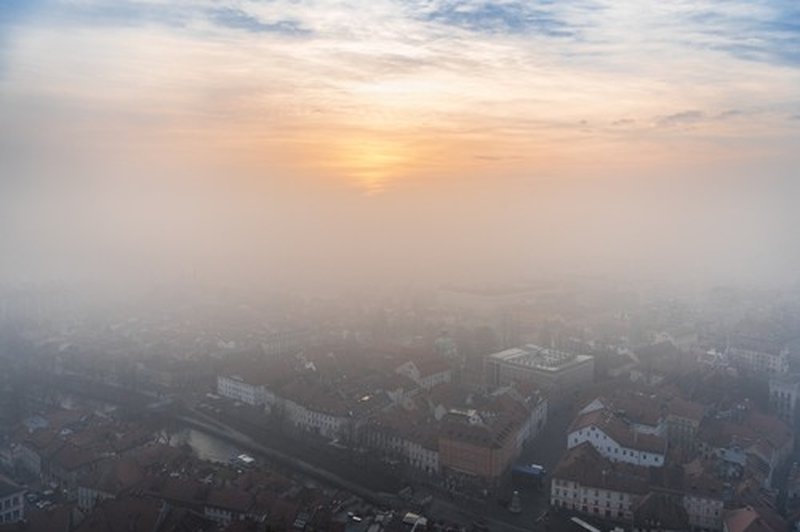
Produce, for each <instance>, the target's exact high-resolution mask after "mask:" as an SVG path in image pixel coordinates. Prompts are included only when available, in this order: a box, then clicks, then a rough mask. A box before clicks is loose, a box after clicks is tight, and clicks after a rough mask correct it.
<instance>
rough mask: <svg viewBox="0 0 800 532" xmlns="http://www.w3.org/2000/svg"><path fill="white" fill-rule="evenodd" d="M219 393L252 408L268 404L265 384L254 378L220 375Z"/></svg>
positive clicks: (218, 378)
mask: <svg viewBox="0 0 800 532" xmlns="http://www.w3.org/2000/svg"><path fill="white" fill-rule="evenodd" d="M217 393H218V394H219V395H221V396H222V397H227V398H228V399H233V400H234V401H239V402H240V403H244V404H247V405H251V406H264V405H265V404H266V403H267V389H266V387H265V386H264V383H263V382H261V380H260V379H256V378H253V377H247V376H244V377H242V376H239V375H220V376H218V377H217Z"/></svg>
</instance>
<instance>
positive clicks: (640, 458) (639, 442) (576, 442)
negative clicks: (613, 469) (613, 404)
mask: <svg viewBox="0 0 800 532" xmlns="http://www.w3.org/2000/svg"><path fill="white" fill-rule="evenodd" d="M583 443H589V444H591V445H592V447H594V448H595V449H596V450H597V452H599V453H600V454H601V455H602V456H604V457H605V458H607V459H609V460H611V461H613V462H625V463H628V464H633V465H637V466H650V467H662V466H663V465H664V463H665V460H666V452H667V442H666V440H665V439H664V438H662V437H661V436H658V435H655V434H647V433H642V432H637V431H635V430H633V429H632V428H631V427H630V426H629V425H627V424H626V423H625V422H624V421H623V420H622V419H621V418H620V417H619V416H617V415H616V414H614V413H613V412H610V411H608V410H606V409H598V410H592V411H590V412H588V413H585V414H581V415H579V416H578V417H577V418H576V419H575V421H573V423H572V425H571V426H570V428H569V431H568V434H567V448H568V449H572V448H574V447H578V446H580V445H581V444H583Z"/></svg>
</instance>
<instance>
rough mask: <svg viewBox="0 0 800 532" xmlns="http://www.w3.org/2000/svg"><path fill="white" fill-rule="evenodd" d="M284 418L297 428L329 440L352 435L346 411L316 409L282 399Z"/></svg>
mask: <svg viewBox="0 0 800 532" xmlns="http://www.w3.org/2000/svg"><path fill="white" fill-rule="evenodd" d="M282 405H283V415H284V419H285V421H286V422H287V423H289V425H291V426H293V427H294V428H295V429H297V430H300V431H303V432H310V433H312V434H316V435H318V436H322V437H323V438H327V439H329V440H334V439H342V438H347V437H349V436H350V430H349V429H350V418H349V417H348V416H347V415H345V414H344V413H338V414H337V413H334V412H331V411H323V410H316V409H313V408H311V407H306V406H304V405H302V404H299V403H296V402H294V401H292V400H289V399H284V400H283V401H282Z"/></svg>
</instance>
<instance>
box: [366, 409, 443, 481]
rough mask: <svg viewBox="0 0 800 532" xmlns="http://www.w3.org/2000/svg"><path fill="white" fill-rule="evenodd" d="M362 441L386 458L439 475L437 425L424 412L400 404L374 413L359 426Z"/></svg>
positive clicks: (428, 473) (426, 472)
mask: <svg viewBox="0 0 800 532" xmlns="http://www.w3.org/2000/svg"><path fill="white" fill-rule="evenodd" d="M360 436H361V441H362V443H363V445H364V446H365V447H367V448H369V449H372V450H374V451H377V452H378V453H380V455H381V456H382V457H383V458H384V459H385V460H387V461H397V462H400V463H403V464H405V465H407V466H410V467H411V468H413V469H414V470H417V471H419V472H422V473H425V474H427V475H438V474H439V471H440V464H439V427H438V425H437V423H436V422H435V420H434V419H432V418H429V417H428V416H427V414H426V413H425V412H407V411H405V410H404V409H403V408H402V407H395V408H393V409H392V410H389V411H386V412H382V413H380V414H377V415H375V416H373V417H372V418H371V419H370V420H369V421H368V422H367V423H366V424H365V425H364V426H363V427H362V428H361V430H360Z"/></svg>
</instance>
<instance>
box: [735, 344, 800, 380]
mask: <svg viewBox="0 0 800 532" xmlns="http://www.w3.org/2000/svg"><path fill="white" fill-rule="evenodd" d="M725 355H726V356H727V358H728V360H729V361H730V363H731V364H732V365H733V366H735V367H737V368H739V369H743V370H746V371H752V372H754V373H759V374H762V375H785V374H787V373H788V372H789V350H788V349H786V348H779V347H775V346H773V345H770V344H769V343H768V342H763V341H759V340H755V339H750V338H737V339H735V340H734V341H733V342H732V343H731V345H729V346H728V348H727V350H726V351H725Z"/></svg>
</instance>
